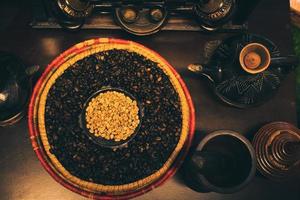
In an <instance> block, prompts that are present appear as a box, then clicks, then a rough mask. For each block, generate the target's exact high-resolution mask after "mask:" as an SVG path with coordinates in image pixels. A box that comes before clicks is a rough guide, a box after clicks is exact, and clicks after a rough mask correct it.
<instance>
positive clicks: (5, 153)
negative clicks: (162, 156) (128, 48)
mask: <svg viewBox="0 0 300 200" xmlns="http://www.w3.org/2000/svg"><path fill="white" fill-rule="evenodd" d="M21 2H22V1H21ZM24 2H26V1H24ZM24 2H23V4H24V5H23V4H22V3H20V2H18V3H16V2H15V1H7V3H5V1H1V3H0V50H5V51H10V52H13V53H15V54H17V55H18V56H20V57H21V58H22V59H23V60H24V61H25V62H26V63H27V64H28V65H32V64H39V65H40V66H42V67H45V66H46V65H47V64H48V63H50V62H51V60H53V59H54V58H55V57H56V56H57V55H59V53H61V52H63V51H64V50H66V49H67V48H69V47H70V46H72V45H74V44H76V43H78V42H80V41H83V40H86V39H90V38H96V37H114V38H122V39H129V40H134V41H136V42H139V43H142V44H144V45H145V46H147V47H149V48H152V49H153V50H155V51H157V52H158V53H160V54H161V55H162V56H163V57H165V58H166V59H167V60H168V61H169V62H170V63H171V64H172V65H173V66H174V67H175V68H176V69H177V70H178V72H179V73H180V74H181V75H182V76H183V79H184V80H185V82H186V83H187V86H188V88H189V90H190V92H191V95H192V98H193V100H194V105H195V108H196V115H197V121H196V122H197V124H196V126H197V127H196V128H197V132H196V136H197V137H196V139H195V141H194V142H195V143H197V142H198V141H199V140H198V138H202V137H203V136H204V135H205V134H207V133H209V132H212V131H214V130H219V129H230V130H234V131H238V132H240V133H241V134H244V135H246V136H247V137H249V138H250V139H251V138H252V136H253V134H254V133H255V131H256V130H257V129H258V128H259V127H260V126H262V125H263V124H265V123H268V122H271V121H287V122H290V123H293V124H295V123H296V121H297V118H296V102H295V98H296V95H295V91H296V90H295V73H293V72H292V73H290V74H289V75H288V76H287V77H286V79H285V80H284V81H283V83H282V86H281V88H280V90H279V92H278V93H277V95H276V96H275V97H274V98H273V99H271V100H270V101H269V102H267V103H266V104H264V105H262V106H259V107H255V108H250V109H236V108H232V107H229V106H227V105H225V104H223V103H222V102H220V101H219V100H218V99H216V97H215V96H214V94H213V93H212V91H211V90H210V88H209V87H208V85H207V82H206V80H205V79H197V78H194V77H191V76H188V75H187V73H186V66H187V65H188V64H190V63H194V62H201V61H202V60H203V48H204V44H205V42H206V41H210V40H216V39H220V38H226V37H228V36H229V35H228V34H220V33H218V34H204V33H198V32H167V31H163V32H159V33H157V34H155V35H153V36H147V37H135V36H131V35H129V34H127V33H125V32H123V31H121V30H114V31H112V30H82V31H79V32H76V33H71V32H65V31H63V30H47V29H44V30H34V29H31V28H30V27H29V26H28V24H29V22H30V10H29V9H26V5H25V3H24ZM1 4H2V5H1ZM288 10H289V1H288V0H262V2H261V3H260V4H259V6H258V7H257V9H256V10H255V11H254V13H253V15H252V16H251V17H250V19H249V31H250V32H252V33H256V34H262V35H264V36H266V37H268V38H270V39H271V40H273V41H274V42H275V43H276V44H277V45H278V47H279V49H280V51H281V52H282V54H284V55H287V54H291V53H293V51H292V39H291V32H290V29H291V27H290V23H289V13H288ZM0 194H1V195H0V199H1V200H2V199H5V200H6V199H12V200H20V199H22V200H35V199H38V200H41V199H43V200H52V199H53V200H54V199H57V200H60V199H62V200H69V199H70V200H71V199H72V200H77V199H84V198H83V197H81V196H79V195H77V194H75V193H72V192H71V191H69V190H67V189H65V188H64V187H62V186H61V185H59V184H58V183H56V182H55V181H54V180H53V179H52V178H51V177H50V176H49V175H48V174H47V173H46V171H45V170H44V169H43V168H42V166H41V165H40V163H39V161H38V159H37V157H36V156H35V154H34V152H33V150H32V148H31V144H30V141H29V137H28V128H27V119H26V118H24V119H23V120H22V121H21V122H19V123H18V124H16V125H14V126H11V127H6V128H0ZM137 199H145V200H146V199H149V200H150V199H159V200H160V199H166V200H168V199H170V200H184V199H187V200H190V199H203V200H206V199H216V200H217V199H218V200H221V199H222V200H229V199H233V200H235V199H244V200H248V199H249V200H253V199H256V200H259V199H264V200H269V199H272V200H276V199H278V200H282V199H285V200H294V199H295V200H299V199H300V184H299V183H298V184H296V183H284V184H283V183H273V182H271V181H268V180H265V179H263V178H262V177H259V176H257V177H256V178H255V179H254V180H253V181H252V182H251V183H250V184H249V186H247V187H246V188H244V189H243V190H242V191H240V192H237V193H235V194H230V195H222V194H217V193H196V192H194V191H192V190H191V189H189V188H187V187H186V186H185V185H184V183H183V182H182V180H181V179H180V177H179V176H178V175H177V176H175V177H174V178H172V179H171V180H169V181H167V182H166V183H165V184H164V185H163V186H161V187H159V188H157V189H155V190H153V191H151V192H149V193H148V194H146V195H143V196H141V197H138V198H137Z"/></svg>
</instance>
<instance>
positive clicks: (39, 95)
mask: <svg viewBox="0 0 300 200" xmlns="http://www.w3.org/2000/svg"><path fill="white" fill-rule="evenodd" d="M111 49H122V50H127V51H132V52H135V53H138V54H141V55H143V56H145V57H147V58H148V59H150V60H152V61H154V62H156V63H158V66H159V67H160V68H161V69H162V70H163V71H164V73H165V74H166V75H167V76H168V77H169V79H170V81H171V83H172V85H173V87H174V88H175V89H176V91H177V93H178V95H179V97H180V103H181V110H182V118H183V120H182V133H181V136H180V139H179V142H178V144H177V146H176V148H175V150H174V151H173V153H172V154H171V155H170V157H169V159H168V160H167V161H166V162H165V164H164V166H163V167H162V168H161V169H160V170H158V171H157V172H155V173H154V174H152V175H150V176H148V177H146V178H144V179H142V180H139V181H136V182H134V183H130V184H124V185H118V186H115V185H111V186H110V185H101V184H96V183H92V182H87V181H83V180H81V179H79V178H77V177H75V176H73V175H71V174H70V173H69V172H68V171H67V170H66V169H65V168H64V167H63V166H62V165H61V163H60V162H59V161H58V159H57V158H56V157H55V155H53V154H51V153H50V152H49V150H50V145H49V143H48V138H47V133H46V128H45V105H46V100H47V94H48V92H49V90H50V88H51V86H52V85H53V84H54V83H55V80H56V79H57V78H58V77H59V76H61V75H62V74H63V73H64V71H65V70H66V69H68V68H69V67H71V66H72V65H73V64H74V63H76V62H77V61H79V60H81V59H83V58H84V57H87V56H89V55H92V54H95V53H98V52H101V51H107V50H111ZM28 119H29V121H28V125H29V130H30V139H31V142H32V146H33V149H34V151H35V152H36V154H37V156H38V158H39V160H40V162H41V163H42V165H43V166H44V168H45V169H46V170H47V172H48V173H49V174H50V175H51V176H52V177H53V178H54V179H55V180H56V181H57V182H59V183H60V184H62V185H63V186H65V187H66V188H68V189H70V190H72V191H74V192H77V193H79V194H81V195H83V196H86V197H89V198H92V199H111V198H114V197H117V198H123V199H127V198H132V197H135V196H138V195H141V194H143V193H146V192H148V191H150V190H151V189H153V188H155V187H157V186H159V185H161V184H162V183H163V182H165V181H166V180H167V179H168V178H170V177H171V176H173V175H174V174H175V172H176V170H177V169H178V168H179V166H180V165H181V163H182V162H183V160H184V158H185V156H186V154H187V151H188V149H189V147H190V144H191V140H192V138H193V132H194V126H195V114H194V108H193V104H192V100H191V97H190V94H189V92H188V90H187V88H186V86H185V84H184V82H183V81H182V79H181V78H180V76H179V75H178V74H177V72H176V71H175V70H174V68H172V67H171V66H170V64H168V63H167V62H166V61H165V60H164V59H163V58H162V57H160V56H159V55H158V54H157V53H155V52H153V51H151V50H149V49H147V48H146V47H144V46H142V45H140V44H137V43H134V42H131V41H124V40H116V39H107V38H100V39H93V40H88V41H85V42H82V43H79V44H77V45H75V46H73V47H72V48H70V49H68V50H67V51H65V52H64V53H63V54H61V55H60V56H59V57H57V58H56V59H55V60H54V61H53V62H52V63H51V64H50V65H49V66H48V67H47V68H46V70H45V72H44V73H43V75H42V77H41V78H40V79H39V81H38V83H37V84H36V86H35V88H34V92H33V95H32V98H31V102H30V106H29V113H28Z"/></svg>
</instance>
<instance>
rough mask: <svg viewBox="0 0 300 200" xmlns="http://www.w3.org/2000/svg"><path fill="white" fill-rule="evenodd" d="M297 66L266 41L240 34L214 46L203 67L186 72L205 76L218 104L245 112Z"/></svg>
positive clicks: (259, 101)
mask: <svg viewBox="0 0 300 200" xmlns="http://www.w3.org/2000/svg"><path fill="white" fill-rule="evenodd" d="M297 63H298V58H297V57H295V56H286V57H282V56H281V54H280V52H279V50H278V48H277V47H276V45H275V44H274V43H273V42H272V41H270V40H268V39H267V38H265V37H262V36H258V35H253V34H240V35H237V36H234V37H231V38H228V39H226V40H225V41H223V42H222V43H221V44H220V45H218V46H217V47H216V48H215V50H214V51H213V53H212V55H211V57H210V61H209V62H208V63H207V64H191V65H189V66H188V69H189V70H190V71H192V72H194V73H196V74H199V75H202V76H205V77H206V78H207V79H208V80H209V83H210V85H211V86H212V88H213V89H214V92H215V94H216V95H217V96H218V97H219V98H220V99H221V100H222V101H224V102H225V103H227V104H229V105H232V106H235V107H239V108H245V107H250V106H254V105H259V104H262V103H263V102H265V101H267V100H268V99H270V98H271V97H272V96H273V95H274V94H275V93H276V91H277V90H278V88H279V86H280V84H281V81H282V80H283V78H284V77H285V76H284V75H285V74H287V73H288V72H289V71H290V69H293V68H294V67H295V66H296V64H297Z"/></svg>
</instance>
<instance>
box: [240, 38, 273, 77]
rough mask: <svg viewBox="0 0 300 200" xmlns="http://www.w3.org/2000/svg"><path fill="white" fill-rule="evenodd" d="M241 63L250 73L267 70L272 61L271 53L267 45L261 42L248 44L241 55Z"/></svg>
mask: <svg viewBox="0 0 300 200" xmlns="http://www.w3.org/2000/svg"><path fill="white" fill-rule="evenodd" d="M239 60H240V65H241V66H242V68H243V69H244V70H245V71H246V72H248V73H250V74H257V73H260V72H263V71H265V70H266V69H267V68H268V67H269V66H270V63H271V55H270V52H269V50H268V49H267V47H265V46H264V45H262V44H259V43H250V44H248V45H246V46H245V47H244V48H243V49H242V51H241V52H240V56H239Z"/></svg>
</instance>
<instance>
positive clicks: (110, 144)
mask: <svg viewBox="0 0 300 200" xmlns="http://www.w3.org/2000/svg"><path fill="white" fill-rule="evenodd" d="M108 91H116V92H121V93H123V94H125V95H126V96H128V97H129V98H130V99H132V100H135V101H136V102H137V105H138V108H139V113H138V115H139V120H140V122H139V124H138V126H137V127H136V128H135V130H134V133H133V134H132V135H131V136H130V137H128V138H127V139H126V140H121V141H114V140H107V139H105V138H103V137H97V136H95V135H94V134H92V133H91V132H90V131H89V130H88V128H87V126H86V120H85V119H86V109H87V107H88V105H89V102H90V101H91V100H92V99H93V98H94V97H96V96H98V95H99V94H101V93H105V92H108ZM142 118H143V108H142V106H141V104H140V103H139V101H138V100H137V99H136V98H135V97H134V96H133V95H132V94H130V93H129V92H127V91H124V90H122V89H119V88H104V89H100V90H98V91H97V92H95V93H94V94H92V95H91V96H90V97H89V98H88V99H87V101H86V102H85V104H84V107H83V110H82V113H81V115H80V116H79V124H80V126H81V128H82V129H83V130H84V132H85V133H86V134H87V135H88V136H89V137H90V138H91V139H92V140H93V141H94V142H95V143H96V144H98V145H100V146H102V147H106V148H121V147H122V146H125V145H126V144H127V143H128V142H129V141H130V140H132V139H133V138H134V137H135V136H136V134H137V133H138V131H139V128H140V126H141V122H142Z"/></svg>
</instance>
